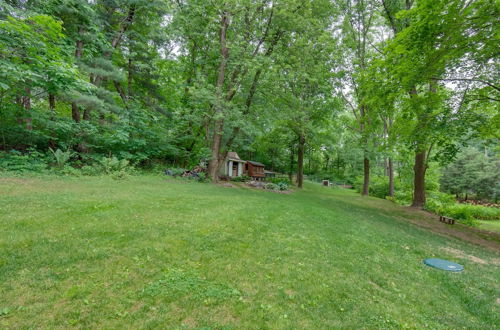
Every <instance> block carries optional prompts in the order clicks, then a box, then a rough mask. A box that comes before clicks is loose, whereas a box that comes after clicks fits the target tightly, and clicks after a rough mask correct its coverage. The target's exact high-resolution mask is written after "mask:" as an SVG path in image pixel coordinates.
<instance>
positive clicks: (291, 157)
mask: <svg viewBox="0 0 500 330" xmlns="http://www.w3.org/2000/svg"><path fill="white" fill-rule="evenodd" d="M294 160H295V148H294V147H293V144H291V145H290V167H289V169H288V178H289V179H290V183H293V161H294Z"/></svg>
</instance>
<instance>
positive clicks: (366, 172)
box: [362, 156, 370, 196]
mask: <svg viewBox="0 0 500 330" xmlns="http://www.w3.org/2000/svg"><path fill="white" fill-rule="evenodd" d="M362 194H363V196H368V195H369V194H370V159H368V157H366V156H365V157H364V158H363V192H362Z"/></svg>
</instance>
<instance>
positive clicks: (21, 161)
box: [0, 149, 49, 173]
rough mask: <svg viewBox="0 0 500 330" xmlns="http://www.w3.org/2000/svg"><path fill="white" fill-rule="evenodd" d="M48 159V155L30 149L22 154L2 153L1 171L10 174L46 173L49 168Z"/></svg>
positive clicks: (0, 159) (14, 151) (14, 152)
mask: <svg viewBox="0 0 500 330" xmlns="http://www.w3.org/2000/svg"><path fill="white" fill-rule="evenodd" d="M48 163H49V160H48V157H47V155H46V154H43V153H41V152H38V151H36V150H34V149H29V150H28V151H27V152H25V153H22V152H19V151H17V150H12V151H10V152H3V153H0V170H3V171H9V172H18V173H25V172H37V173H42V172H45V171H46V170H47V168H48Z"/></svg>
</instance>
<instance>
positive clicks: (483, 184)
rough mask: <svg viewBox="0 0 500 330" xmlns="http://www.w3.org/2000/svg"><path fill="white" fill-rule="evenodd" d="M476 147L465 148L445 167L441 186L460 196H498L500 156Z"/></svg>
mask: <svg viewBox="0 0 500 330" xmlns="http://www.w3.org/2000/svg"><path fill="white" fill-rule="evenodd" d="M484 149H485V151H482V152H481V151H479V150H477V149H476V148H467V149H465V150H464V151H463V152H462V153H460V154H459V155H458V157H457V159H456V160H455V161H454V162H453V163H451V164H449V165H448V166H447V167H445V169H444V171H443V176H442V178H441V188H442V189H443V190H444V191H446V192H449V193H452V194H456V195H457V196H459V197H460V198H466V197H468V198H476V199H485V200H490V201H493V202H496V201H498V199H499V197H500V158H499V157H498V156H496V155H494V154H488V152H487V148H486V147H484Z"/></svg>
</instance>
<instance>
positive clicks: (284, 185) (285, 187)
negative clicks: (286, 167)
mask: <svg viewBox="0 0 500 330" xmlns="http://www.w3.org/2000/svg"><path fill="white" fill-rule="evenodd" d="M277 185H278V189H279V190H281V191H284V190H288V188H289V187H290V186H289V185H288V183H286V182H279V183H277Z"/></svg>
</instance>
